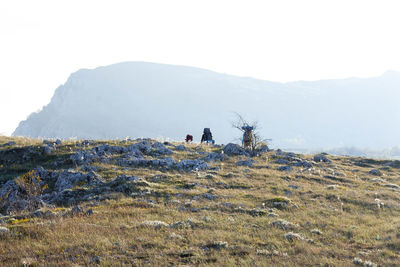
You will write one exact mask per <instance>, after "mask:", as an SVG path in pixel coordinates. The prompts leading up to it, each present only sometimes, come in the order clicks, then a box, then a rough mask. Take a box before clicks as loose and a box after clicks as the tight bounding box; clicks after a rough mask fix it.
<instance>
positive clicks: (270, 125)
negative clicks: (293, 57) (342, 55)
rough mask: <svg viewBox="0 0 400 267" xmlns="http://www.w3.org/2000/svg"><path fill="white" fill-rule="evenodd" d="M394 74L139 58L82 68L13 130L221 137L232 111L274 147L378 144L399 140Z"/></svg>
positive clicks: (398, 87)
mask: <svg viewBox="0 0 400 267" xmlns="http://www.w3.org/2000/svg"><path fill="white" fill-rule="evenodd" d="M399 99H400V73H398V72H387V73H385V74H383V75H382V76H380V77H375V78H367V79H359V78H349V79H340V80H321V81H313V82H307V81H298V82H290V83H277V82H269V81H263V80H257V79H253V78H245V77H237V76H232V75H227V74H221V73H216V72H213V71H209V70H204V69H199V68H193V67H185V66H174V65H164V64H155V63H145V62H125V63H119V64H115V65H110V66H106V67H99V68H96V69H93V70H88V69H82V70H79V71H77V72H75V73H73V74H72V75H71V76H70V77H69V79H68V81H67V82H66V83H65V84H64V85H62V86H60V87H58V88H57V90H56V91H55V93H54V96H53V98H52V99H51V102H50V103H49V104H48V105H47V106H45V107H44V108H43V109H42V110H41V111H40V112H38V113H32V114H31V115H30V116H29V117H28V119H27V120H25V121H22V122H21V123H20V125H19V126H18V128H17V129H16V130H15V132H14V134H13V135H15V136H29V137H44V138H51V137H59V138H70V137H76V138H79V139H81V138H82V139H83V138H93V139H94V138H96V139H98V138H100V139H110V138H125V137H126V136H130V137H131V138H135V137H151V138H159V137H164V138H170V139H173V140H183V139H184V137H185V135H186V134H187V133H191V134H193V135H194V137H195V141H196V140H199V139H200V137H201V134H202V130H203V128H204V127H209V128H211V130H212V132H213V135H214V137H215V139H216V141H217V142H219V143H227V142H230V141H233V140H235V138H238V137H239V136H240V132H238V131H237V130H235V129H233V128H232V127H231V125H230V124H231V121H232V120H233V119H234V116H233V112H239V113H241V114H243V115H244V116H245V117H246V118H247V119H249V120H250V121H253V120H257V121H258V122H259V125H260V126H262V130H261V133H262V135H263V136H264V137H265V138H271V139H272V144H273V145H274V146H275V147H282V148H293V149H294V148H306V149H317V148H336V147H346V146H347V147H363V148H371V149H372V148H373V149H382V148H388V147H394V146H396V145H399V144H400V125H399V118H400V105H399Z"/></svg>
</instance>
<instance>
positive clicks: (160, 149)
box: [152, 142, 173, 155]
mask: <svg viewBox="0 0 400 267" xmlns="http://www.w3.org/2000/svg"><path fill="white" fill-rule="evenodd" d="M152 148H153V149H154V153H156V154H161V155H171V154H172V153H173V152H172V150H171V149H169V148H167V147H166V146H165V145H164V144H163V143H160V142H155V143H154V144H153V146H152Z"/></svg>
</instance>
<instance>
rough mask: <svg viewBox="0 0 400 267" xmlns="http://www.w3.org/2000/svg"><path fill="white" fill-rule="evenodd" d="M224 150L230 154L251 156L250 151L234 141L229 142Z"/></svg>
mask: <svg viewBox="0 0 400 267" xmlns="http://www.w3.org/2000/svg"><path fill="white" fill-rule="evenodd" d="M223 151H224V154H226V155H228V156H239V155H243V156H250V153H249V152H248V151H246V150H245V149H244V148H243V147H241V146H239V145H237V144H233V143H229V144H227V145H226V146H225V147H224V149H223Z"/></svg>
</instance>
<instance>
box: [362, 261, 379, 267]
mask: <svg viewBox="0 0 400 267" xmlns="http://www.w3.org/2000/svg"><path fill="white" fill-rule="evenodd" d="M364 266H365V267H378V264H376V263H373V262H370V261H366V262H365V263H364Z"/></svg>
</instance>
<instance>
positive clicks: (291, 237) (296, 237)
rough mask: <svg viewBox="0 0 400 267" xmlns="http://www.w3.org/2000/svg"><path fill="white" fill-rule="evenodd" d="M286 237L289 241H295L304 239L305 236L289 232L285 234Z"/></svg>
mask: <svg viewBox="0 0 400 267" xmlns="http://www.w3.org/2000/svg"><path fill="white" fill-rule="evenodd" d="M285 238H286V239H287V240H288V241H289V242H293V241H294V240H304V237H302V236H301V235H300V234H297V233H292V232H290V233H287V234H286V235H285Z"/></svg>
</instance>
